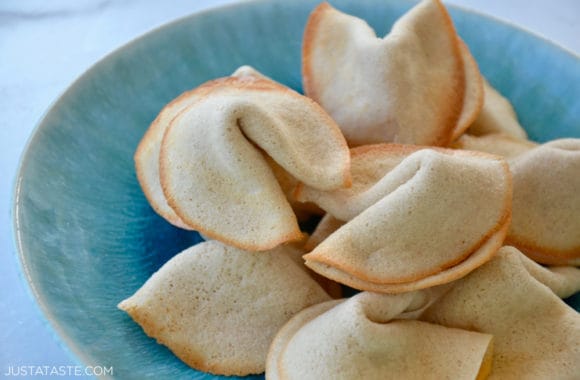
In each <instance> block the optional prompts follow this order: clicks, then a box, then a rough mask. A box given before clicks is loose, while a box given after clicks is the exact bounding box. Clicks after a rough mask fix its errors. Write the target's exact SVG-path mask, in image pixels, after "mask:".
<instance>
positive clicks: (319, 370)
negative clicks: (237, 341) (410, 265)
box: [266, 289, 493, 380]
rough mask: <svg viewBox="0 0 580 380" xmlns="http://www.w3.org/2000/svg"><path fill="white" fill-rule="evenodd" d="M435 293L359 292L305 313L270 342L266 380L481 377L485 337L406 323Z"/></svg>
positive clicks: (487, 355)
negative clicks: (385, 293) (390, 293)
mask: <svg viewBox="0 0 580 380" xmlns="http://www.w3.org/2000/svg"><path fill="white" fill-rule="evenodd" d="M438 292H440V290H433V289H430V290H429V291H421V292H410V293H404V294H398V295H384V294H375V293H368V292H363V293H359V294H358V295H356V296H353V297H351V298H350V299H347V300H345V301H343V302H341V301H331V302H327V303H322V304H318V305H315V306H313V307H310V308H308V309H305V310H304V311H302V312H301V313H299V314H298V315H296V316H295V317H294V318H292V319H291V320H290V321H289V322H288V323H287V324H286V325H285V326H284V327H283V328H282V329H281V330H280V331H279V332H278V334H277V335H276V337H275V339H274V341H273V343H272V346H271V347H270V351H269V353H268V361H267V364H266V379H268V380H277V379H288V380H294V379H301V380H302V379H345V380H346V379H371V380H372V379H385V378H396V379H443V378H454V379H476V378H485V374H486V373H487V372H488V371H489V367H490V365H491V362H490V359H491V351H492V340H493V338H492V336H491V335H488V334H482V333H477V332H472V331H467V330H460V329H454V328H447V327H443V326H439V325H435V324H431V323H426V322H421V321H416V320H414V319H415V318H416V317H417V316H419V315H421V313H422V312H423V311H424V310H425V309H426V308H427V307H428V306H429V305H430V304H431V303H432V302H434V300H436V298H437V297H438V296H439V295H438V294H436V293H438ZM478 376H481V377H478Z"/></svg>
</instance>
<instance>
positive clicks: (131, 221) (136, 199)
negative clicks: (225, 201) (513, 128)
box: [14, 0, 580, 379]
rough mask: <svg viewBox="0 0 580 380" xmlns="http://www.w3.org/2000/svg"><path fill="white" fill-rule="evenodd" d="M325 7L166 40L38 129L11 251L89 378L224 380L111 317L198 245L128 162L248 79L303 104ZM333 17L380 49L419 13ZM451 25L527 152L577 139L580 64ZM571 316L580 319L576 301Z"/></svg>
mask: <svg viewBox="0 0 580 380" xmlns="http://www.w3.org/2000/svg"><path fill="white" fill-rule="evenodd" d="M317 3H318V0H316V1H300V2H283V1H252V2H246V3H241V4H237V5H233V6H227V7H222V8H219V9H216V10H213V11H208V12H204V13H201V14H195V15H192V16H190V17H187V18H184V19H181V20H178V21H176V22H173V23H171V24H168V25H167V26H165V27H162V28H159V29H157V30H155V31H153V32H151V33H149V34H147V35H145V36H143V37H141V38H139V39H137V40H135V41H133V42H131V43H130V44H128V45H126V46H124V47H123V48H121V49H119V50H117V51H116V52H114V53H112V54H111V55H109V56H107V57H106V58H105V59H103V60H102V61H100V62H99V63H97V64H96V65H95V66H94V67H93V68H91V69H90V70H89V71H88V72H86V73H85V74H84V75H83V76H82V77H80V78H79V79H78V80H77V81H76V82H75V83H74V84H73V85H72V86H71V87H70V88H69V89H68V91H67V92H66V93H65V94H64V95H63V96H62V97H61V98H60V99H59V100H58V101H57V102H56V103H55V104H54V106H53V107H52V108H51V109H50V110H49V112H48V113H47V114H46V116H45V117H44V119H43V120H42V122H41V123H40V125H39V126H38V128H37V129H36V131H35V133H34V135H33V137H32V138H31V140H30V143H29V145H28V148H27V150H26V153H25V154H24V157H23V159H22V163H21V167H20V172H19V175H18V179H17V181H18V182H17V186H16V194H15V205H14V207H15V209H14V214H15V231H16V241H17V245H18V249H19V252H20V256H21V259H22V263H23V268H24V271H25V273H26V276H27V278H28V280H29V282H30V285H31V287H32V290H33V293H34V295H35V296H36V298H37V301H38V303H39V304H40V305H41V307H42V309H43V311H44V313H45V315H46V318H47V319H48V320H49V321H50V323H51V324H52V326H53V327H54V329H55V330H56V331H57V332H58V334H59V335H60V337H61V338H62V339H63V341H64V342H65V343H66V344H67V345H68V346H69V347H70V348H71V349H72V351H73V352H74V353H75V354H77V355H78V357H79V358H80V359H81V360H82V361H83V362H85V363H86V364H87V365H95V366H97V365H100V366H113V367H114V377H115V378H119V379H145V378H155V379H182V378H183V379H186V378H187V379H214V378H218V377H215V376H211V375H209V374H204V373H201V372H197V371H194V370H192V369H190V368H188V367H187V366H186V365H184V364H183V363H182V362H181V361H180V360H178V359H177V358H176V357H174V356H173V354H171V352H169V351H168V350H167V349H166V348H164V347H163V346H161V345H158V344H156V343H155V341H154V340H153V339H150V338H148V337H147V336H146V335H145V334H144V333H143V332H142V330H141V328H140V327H139V326H138V325H136V324H135V323H133V322H132V320H131V319H130V318H129V317H128V316H127V315H126V314H125V313H123V312H121V311H119V310H117V308H116V305H117V303H118V302H119V301H120V300H122V299H124V298H126V297H127V296H129V295H131V294H133V293H134V292H135V291H136V290H137V289H138V288H139V287H140V286H141V285H142V284H143V283H144V282H145V280H146V279H147V278H148V277H149V276H150V275H151V274H152V273H153V272H154V271H156V270H157V269H158V268H159V267H160V266H161V265H162V264H163V263H164V262H166V261H167V260H168V259H169V258H170V257H171V256H172V255H174V254H176V253H177V252H179V251H181V250H182V249H184V248H186V247H188V246H190V245H192V244H195V243H196V242H198V241H200V240H201V238H200V236H199V235H198V234H197V233H194V232H187V231H183V230H180V229H177V228H174V227H172V226H171V225H169V224H168V223H166V222H165V221H164V220H163V219H161V218H160V217H159V216H157V215H156V214H155V213H154V212H153V210H152V209H151V208H150V206H149V205H148V203H147V201H146V199H145V197H144V196H143V194H142V192H141V189H140V187H139V185H138V183H137V179H136V177H135V171H134V167H133V153H134V151H135V148H136V146H137V144H138V142H139V140H140V139H141V136H142V135H143V133H144V132H145V130H146V128H147V127H148V125H149V124H150V122H151V121H152V120H153V119H154V118H155V116H156V115H157V113H158V112H159V110H160V109H161V108H162V107H163V106H164V105H165V104H166V103H168V102H169V101H170V100H171V99H173V98H174V97H176V96H177V95H179V94H180V93H181V92H183V91H185V90H188V89H191V88H193V87H195V86H197V85H199V84H200V83H203V82H205V81H207V80H209V79H212V78H216V77H221V76H226V75H229V74H230V73H231V72H232V71H233V70H234V69H236V68H237V67H238V66H240V65H244V64H249V65H252V66H254V67H255V68H257V69H258V70H260V71H261V72H263V73H265V74H267V75H269V76H270V77H272V78H274V79H275V80H278V81H280V82H282V83H284V84H286V85H288V86H290V87H292V88H294V89H297V90H300V88H301V76H300V49H301V39H302V31H303V28H304V25H305V22H306V19H307V17H308V14H309V12H310V11H311V10H312V9H313V8H314V7H315V6H316V5H317ZM332 4H333V5H334V6H336V7H337V8H339V9H341V10H343V11H345V12H348V13H351V14H354V15H357V16H359V17H362V18H364V19H365V20H367V21H368V22H369V24H370V25H371V26H372V27H374V28H375V29H376V31H377V33H378V34H379V35H383V34H385V33H386V32H387V31H388V29H389V28H390V26H391V25H392V23H393V22H394V21H395V20H396V19H397V18H398V17H399V16H401V15H402V14H403V13H404V12H405V11H407V10H408V9H409V8H410V7H411V6H412V5H413V4H414V2H411V1H404V0H391V1H388V2H387V1H384V0H364V1H357V2H355V1H346V0H336V1H332ZM451 13H452V16H453V19H454V21H455V24H456V26H457V29H458V30H459V33H460V35H461V36H462V37H463V38H464V40H465V41H466V42H467V44H468V45H469V47H470V48H471V50H472V52H473V55H474V56H475V58H476V59H477V61H478V63H479V65H480V67H481V71H482V72H483V74H484V75H485V76H486V77H487V78H488V79H489V80H490V82H491V83H492V84H493V85H494V86H495V87H497V88H498V89H499V90H500V91H501V92H502V93H503V94H505V95H506V96H507V97H508V98H509V99H510V100H511V101H512V103H513V104H514V106H515V108H516V110H517V112H518V115H519V117H520V120H521V123H522V124H523V126H524V127H525V128H526V130H527V131H528V133H529V135H530V137H531V138H532V139H534V140H536V141H546V140H549V139H553V138H557V137H564V136H573V137H580V100H579V99H580V60H579V58H578V57H576V56H574V55H573V54H571V53H569V52H567V51H565V50H563V49H561V48H559V47H557V46H555V45H553V44H551V43H550V42H548V41H546V40H543V39H541V38H539V37H537V36H534V35H531V34H529V33H527V32H525V31H523V30H521V29H517V28H515V27H513V26H510V25H507V24H504V23H502V22H498V21H497V20H494V19H491V18H488V17H485V16H482V15H480V14H476V13H472V12H469V11H465V10H462V9H456V8H451ZM568 302H569V303H570V304H572V305H573V306H574V307H575V308H576V309H577V310H580V297H579V296H578V295H577V296H575V297H572V298H571V299H569V300H568ZM255 378H262V377H261V376H256V377H255Z"/></svg>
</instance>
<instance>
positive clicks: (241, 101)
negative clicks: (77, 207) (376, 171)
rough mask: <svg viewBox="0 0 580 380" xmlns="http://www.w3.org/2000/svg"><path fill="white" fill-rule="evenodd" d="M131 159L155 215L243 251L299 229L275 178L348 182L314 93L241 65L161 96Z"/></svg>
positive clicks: (295, 236) (338, 144)
mask: <svg viewBox="0 0 580 380" xmlns="http://www.w3.org/2000/svg"><path fill="white" fill-rule="evenodd" d="M135 161H136V166H137V172H138V178H139V181H140V184H141V186H142V188H143V189H144V192H145V194H146V196H147V198H148V199H149V200H150V203H151V204H152V206H153V208H154V209H155V210H156V211H157V212H158V213H159V214H160V215H162V216H164V217H165V218H166V219H167V220H168V221H170V222H171V223H173V224H175V225H177V226H180V227H184V228H188V229H194V230H197V231H199V232H201V233H203V234H204V235H206V236H208V237H210V238H213V239H217V240H220V241H222V242H225V243H228V244H230V245H233V246H236V247H239V248H242V249H249V250H266V249H270V248H273V247H275V246H276V245H279V244H281V243H284V242H287V241H295V240H299V239H301V238H302V237H303V235H302V233H301V231H300V229H299V227H298V222H297V217H296V215H295V212H294V210H293V208H292V205H290V203H289V201H288V196H287V195H288V194H287V193H288V190H287V189H286V188H282V185H284V184H281V182H282V180H286V179H288V181H290V182H292V181H300V182H304V183H308V184H309V185H310V186H313V187H315V188H319V189H326V190H331V189H335V188H339V187H343V186H347V185H348V184H349V183H350V170H349V165H350V155H349V152H348V147H347V145H346V141H345V140H344V137H343V136H342V133H341V132H340V129H339V128H338V126H337V125H336V123H335V122H334V121H333V120H332V119H331V118H330V117H329V116H328V115H327V114H326V112H324V110H323V109H322V108H321V107H320V106H318V105H317V104H316V103H315V102H314V101H312V100H310V99H308V98H306V97H305V96H302V95H300V94H298V93H297V92H295V91H293V90H291V89H289V88H287V87H285V86H282V85H280V84H278V83H276V82H274V81H272V80H270V79H268V78H266V77H264V76H263V75H261V74H260V73H257V72H256V71H255V70H253V69H251V68H249V67H242V68H241V69H239V70H237V71H236V72H235V73H234V75H232V76H231V77H226V78H221V79H217V80H213V81H210V82H207V83H205V84H203V85H201V86H199V87H198V88H196V89H195V90H193V91H190V92H187V93H185V94H183V95H182V96H180V97H179V98H177V99H176V100H175V101H173V102H172V103H170V104H169V105H168V106H167V107H166V108H165V109H163V110H162V111H161V113H160V115H159V116H158V118H157V119H156V120H155V121H154V122H153V124H152V125H151V127H150V128H149V130H148V131H147V133H146V135H145V136H144V138H143V140H142V141H141V143H140V145H139V147H138V149H137V152H136V154H135ZM285 191H286V193H285ZM299 206H302V205H299ZM295 208H296V209H297V212H298V211H299V210H298V208H299V207H295ZM310 210H311V208H307V211H308V212H309V211H310ZM314 211H316V210H314Z"/></svg>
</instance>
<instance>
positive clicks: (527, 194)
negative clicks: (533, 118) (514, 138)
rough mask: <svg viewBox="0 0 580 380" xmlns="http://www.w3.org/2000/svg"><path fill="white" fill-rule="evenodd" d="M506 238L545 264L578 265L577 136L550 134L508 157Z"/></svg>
mask: <svg viewBox="0 0 580 380" xmlns="http://www.w3.org/2000/svg"><path fill="white" fill-rule="evenodd" d="M510 168H511V171H512V173H513V179H514V199H513V220H512V225H511V228H510V230H509V233H508V236H507V238H506V242H507V243H508V244H510V245H514V246H516V247H518V248H519V249H520V250H521V251H523V252H524V253H525V254H526V255H528V256H529V257H531V258H532V259H534V260H535V261H538V262H540V263H543V264H550V265H580V139H561V140H553V141H551V142H548V143H546V144H543V145H541V146H538V147H537V148H535V149H531V150H529V151H528V152H526V153H524V154H521V155H519V156H517V157H515V158H514V159H512V160H510Z"/></svg>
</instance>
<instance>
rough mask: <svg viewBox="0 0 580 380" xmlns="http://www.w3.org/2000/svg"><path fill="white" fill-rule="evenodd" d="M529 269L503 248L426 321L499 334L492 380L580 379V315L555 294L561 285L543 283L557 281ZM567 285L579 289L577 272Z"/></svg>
mask: <svg viewBox="0 0 580 380" xmlns="http://www.w3.org/2000/svg"><path fill="white" fill-rule="evenodd" d="M529 264H530V262H529V261H526V258H525V257H523V255H522V253H521V252H519V251H518V250H517V249H515V248H513V247H503V248H501V249H500V251H499V252H498V254H497V256H496V257H494V258H493V259H492V260H491V261H489V262H488V263H487V264H485V265H483V266H481V267H480V268H478V269H476V270H475V271H473V272H472V273H470V274H469V275H468V276H466V277H464V278H462V279H460V280H458V281H456V282H455V283H454V284H453V285H452V288H451V290H449V291H448V292H447V293H445V294H444V295H443V296H442V297H440V298H439V299H438V300H437V301H436V302H435V303H433V305H431V306H430V307H429V308H428V309H427V310H426V311H425V312H424V313H423V314H422V316H421V317H420V319H421V320H424V321H428V322H431V323H437V324H441V325H443V326H448V327H454V328H465V329H469V330H472V331H478V332H480V333H485V334H491V335H493V337H494V349H493V368H492V370H491V373H490V377H489V378H490V379H502V380H503V379H574V378H576V377H577V376H578V374H579V373H580V360H578V359H579V358H580V315H579V314H578V312H576V311H575V310H574V309H572V308H571V307H570V306H568V305H567V304H566V303H565V302H564V301H562V300H561V299H560V298H559V297H558V295H557V294H555V293H554V290H556V291H557V292H560V291H561V290H562V289H563V288H562V287H561V286H560V285H558V286H554V283H553V282H552V284H551V286H552V287H553V289H551V288H550V287H548V286H546V285H545V284H544V283H543V281H546V279H547V278H549V277H552V276H551V275H549V274H548V273H546V272H544V273H543V274H541V275H540V274H538V273H537V272H536V269H537V268H536V269H532V270H530V267H529ZM569 269H572V268H569ZM569 274H570V273H569ZM560 279H562V277H560ZM565 281H566V282H568V285H567V286H568V290H567V292H568V294H570V293H569V292H573V291H574V288H575V290H578V277H577V273H576V274H575V280H574V279H572V278H571V277H568V280H565ZM547 282H548V283H550V282H551V281H550V280H548V281H547ZM558 289H559V290H558ZM561 294H562V293H561Z"/></svg>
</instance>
